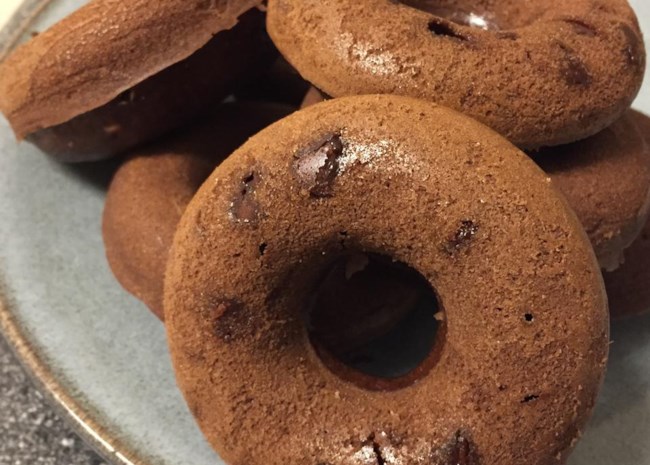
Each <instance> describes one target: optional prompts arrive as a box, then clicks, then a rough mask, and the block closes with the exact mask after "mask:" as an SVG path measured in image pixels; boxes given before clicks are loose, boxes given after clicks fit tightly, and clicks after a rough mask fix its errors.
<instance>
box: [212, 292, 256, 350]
mask: <svg viewBox="0 0 650 465" xmlns="http://www.w3.org/2000/svg"><path fill="white" fill-rule="evenodd" d="M213 327H214V334H215V336H216V337H217V338H218V339H220V340H221V341H223V342H225V343H226V344H230V343H232V342H235V341H237V340H240V339H243V338H245V337H247V336H250V335H253V334H254V333H255V326H254V324H253V318H252V315H251V314H250V312H249V311H248V310H247V309H246V307H245V305H244V304H243V303H241V302H239V301H236V300H226V301H223V302H220V303H219V304H217V307H216V309H215V310H214V326H213Z"/></svg>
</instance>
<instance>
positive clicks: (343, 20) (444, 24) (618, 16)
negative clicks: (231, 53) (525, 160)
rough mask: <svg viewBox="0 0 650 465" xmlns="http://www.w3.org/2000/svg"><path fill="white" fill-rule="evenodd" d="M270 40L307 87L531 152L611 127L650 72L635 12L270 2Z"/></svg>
mask: <svg viewBox="0 0 650 465" xmlns="http://www.w3.org/2000/svg"><path fill="white" fill-rule="evenodd" d="M490 6H491V8H490ZM422 10H426V11H422ZM430 11H433V13H431V12H430ZM459 11H460V12H463V11H466V13H467V14H465V15H461V18H460V19H459V17H458V12H459ZM490 15H491V16H490ZM446 17H448V18H450V19H447V18H446ZM477 18H478V19H477ZM454 20H455V21H459V22H461V23H467V22H470V23H473V24H475V25H476V26H477V27H471V26H467V25H463V24H458V23H456V22H454ZM477 21H478V23H477ZM482 27H486V28H488V29H487V30H484V29H482ZM267 28H268V31H269V34H270V35H271V38H272V39H273V41H274V42H275V44H276V46H277V47H278V49H279V50H280V52H281V53H282V54H283V55H284V56H285V58H286V59H287V60H288V61H289V62H290V63H291V64H292V65H293V66H294V67H295V68H296V69H298V71H300V73H301V74H302V75H303V77H305V79H307V80H308V81H310V82H311V83H312V84H314V85H315V86H316V87H317V88H319V89H321V90H322V91H324V92H326V93H327V94H329V95H331V96H333V97H341V96H345V95H357V94H373V93H378V94H383V93H386V94H400V95H408V96H412V97H418V98H423V99H426V100H431V101H433V102H436V103H439V104H441V105H445V106H448V107H450V108H454V109H456V110H458V111H461V112H462V113H465V114H467V115H469V116H472V117H474V118H475V119H478V120H479V121H481V122H483V123H485V124H487V125H488V126H490V127H492V128H493V129H495V130H496V131H497V132H499V133H501V134H502V135H504V136H506V137H507V138H508V139H509V140H510V141H511V142H513V143H514V144H515V145H518V146H520V147H522V148H526V149H535V148H539V147H541V146H547V145H560V144H566V143H570V142H574V141H576V140H580V139H584V138H586V137H588V136H591V135H593V134H596V133H597V132H599V131H601V130H603V129H604V128H606V127H607V126H609V125H610V124H611V123H613V122H614V121H615V120H617V119H618V118H619V117H620V116H622V114H623V113H624V112H625V110H627V108H628V107H629V106H630V104H631V103H632V100H633V99H634V97H635V95H636V94H637V92H638V91H639V88H640V86H641V82H642V80H643V74H644V69H645V47H644V44H643V40H642V36H641V32H640V30H639V26H638V22H637V19H636V16H635V15H634V12H633V11H632V9H631V8H630V6H629V5H628V3H627V1H626V0H606V1H605V0H576V1H572V2H565V1H563V0H543V1H539V2H527V3H526V4H525V7H523V6H522V4H521V2H520V1H519V0H498V1H493V2H492V1H491V2H488V1H483V0H482V1H469V0H462V1H461V0H457V1H454V0H435V1H432V0H430V1H425V0H409V1H398V0H366V1H363V2H355V1H350V0H269V5H268V14H267Z"/></svg>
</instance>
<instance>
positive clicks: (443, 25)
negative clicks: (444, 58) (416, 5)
mask: <svg viewBox="0 0 650 465" xmlns="http://www.w3.org/2000/svg"><path fill="white" fill-rule="evenodd" d="M429 31H431V32H432V33H433V34H434V35H436V36H442V37H449V38H451V39H455V40H460V41H463V42H467V41H469V40H471V37H470V36H468V35H466V34H463V33H462V32H460V31H457V30H456V28H455V27H454V26H453V25H452V24H451V23H449V22H447V21H445V20H443V19H440V18H435V19H432V20H431V21H429Z"/></svg>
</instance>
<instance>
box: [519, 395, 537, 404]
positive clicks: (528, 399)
mask: <svg viewBox="0 0 650 465" xmlns="http://www.w3.org/2000/svg"><path fill="white" fill-rule="evenodd" d="M537 399H539V396H538V395H536V394H529V395H527V396H526V397H524V398H523V399H522V401H521V403H522V404H528V403H530V402H535V401H536V400H537Z"/></svg>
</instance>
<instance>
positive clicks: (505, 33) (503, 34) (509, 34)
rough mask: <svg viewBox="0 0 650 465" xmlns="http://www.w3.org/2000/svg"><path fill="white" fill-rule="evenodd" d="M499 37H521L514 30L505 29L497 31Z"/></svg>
mask: <svg viewBox="0 0 650 465" xmlns="http://www.w3.org/2000/svg"><path fill="white" fill-rule="evenodd" d="M497 39H502V40H517V39H519V34H517V33H516V32H514V31H503V32H497Z"/></svg>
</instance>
